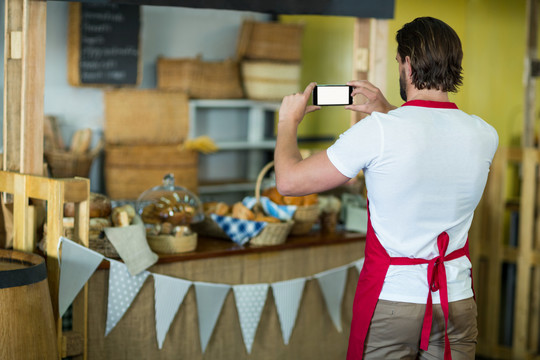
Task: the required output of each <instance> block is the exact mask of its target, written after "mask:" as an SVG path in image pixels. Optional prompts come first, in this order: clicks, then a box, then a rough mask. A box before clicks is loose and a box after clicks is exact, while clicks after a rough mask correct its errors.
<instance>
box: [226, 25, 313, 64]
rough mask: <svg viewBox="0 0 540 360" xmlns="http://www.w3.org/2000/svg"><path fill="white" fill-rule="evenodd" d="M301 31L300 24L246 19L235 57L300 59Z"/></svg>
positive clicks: (301, 26) (302, 28)
mask: <svg viewBox="0 0 540 360" xmlns="http://www.w3.org/2000/svg"><path fill="white" fill-rule="evenodd" d="M303 31H304V26H303V25H301V24H283V23H278V22H256V21H250V20H246V21H244V23H243V24H242V29H241V30H240V35H239V37H238V46H237V50H236V55H237V58H238V59H259V60H277V61H300V60H301V58H302V35H303Z"/></svg>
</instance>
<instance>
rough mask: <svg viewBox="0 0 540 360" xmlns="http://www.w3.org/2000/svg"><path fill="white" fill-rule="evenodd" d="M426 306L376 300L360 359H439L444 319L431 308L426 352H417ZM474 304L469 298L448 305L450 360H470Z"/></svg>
mask: <svg viewBox="0 0 540 360" xmlns="http://www.w3.org/2000/svg"><path fill="white" fill-rule="evenodd" d="M425 308H426V305H424V304H412V303H403V302H394V301H386V300H379V301H378V303H377V307H376V308H375V313H374V314H373V318H372V320H371V325H370V327H369V332H368V334H367V338H366V345H365V350H364V359H365V360H372V359H430V360H431V359H443V358H444V357H443V354H444V316H443V312H442V309H441V305H440V304H434V305H433V323H432V326H431V336H430V338H429V346H428V350H427V351H424V350H420V349H419V347H420V336H421V333H422V321H423V319H424V312H425ZM476 316H477V312H476V302H475V301H474V299H473V298H470V299H465V300H460V301H455V302H451V303H449V317H448V338H449V339H450V348H451V350H452V360H465V359H467V360H468V359H474V357H475V356H474V354H475V351H476V337H477V335H478V330H477V327H476Z"/></svg>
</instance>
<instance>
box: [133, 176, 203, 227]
mask: <svg viewBox="0 0 540 360" xmlns="http://www.w3.org/2000/svg"><path fill="white" fill-rule="evenodd" d="M136 209H137V213H138V214H139V215H140V216H141V218H142V220H143V222H144V223H145V224H154V225H157V224H163V223H170V224H171V225H173V226H179V225H189V224H192V223H196V222H200V221H202V220H203V219H204V212H203V207H202V203H201V201H200V200H199V198H198V197H197V195H195V194H193V193H192V192H191V191H189V190H187V189H186V188H184V187H181V186H176V185H175V184H174V175H173V174H167V175H165V176H164V177H163V184H162V185H160V186H155V187H153V188H151V189H148V190H146V191H145V192H143V193H142V194H141V195H140V196H139V198H138V199H137V203H136Z"/></svg>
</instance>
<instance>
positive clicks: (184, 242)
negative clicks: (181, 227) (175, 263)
mask: <svg viewBox="0 0 540 360" xmlns="http://www.w3.org/2000/svg"><path fill="white" fill-rule="evenodd" d="M146 239H147V240H148V245H149V246H150V249H152V251H155V252H156V253H158V254H178V253H184V252H189V251H193V250H195V249H196V248H197V234H196V233H193V234H189V235H182V236H172V235H157V236H152V235H148V236H147V237H146Z"/></svg>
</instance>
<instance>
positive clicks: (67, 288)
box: [58, 237, 104, 316]
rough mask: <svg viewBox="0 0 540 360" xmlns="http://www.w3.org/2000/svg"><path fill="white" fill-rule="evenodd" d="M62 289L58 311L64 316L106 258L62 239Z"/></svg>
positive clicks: (59, 295)
mask: <svg viewBox="0 0 540 360" xmlns="http://www.w3.org/2000/svg"><path fill="white" fill-rule="evenodd" d="M58 246H59V247H60V246H62V254H61V258H60V259H61V261H60V288H59V291H58V311H59V313H60V316H62V315H64V313H65V312H66V310H67V309H68V307H69V306H70V305H71V303H72V302H73V300H74V299H75V297H76V296H77V294H78V293H79V291H81V289H82V287H83V286H84V284H86V282H87V281H88V279H90V277H91V276H92V274H93V273H94V272H95V271H96V269H97V267H98V266H99V264H101V261H102V260H103V259H104V256H103V255H101V254H100V253H98V252H95V251H93V250H90V249H88V248H87V247H84V246H82V245H79V244H77V243H75V242H73V241H70V240H68V239H66V238H63V237H61V238H60V244H59V245H58Z"/></svg>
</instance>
